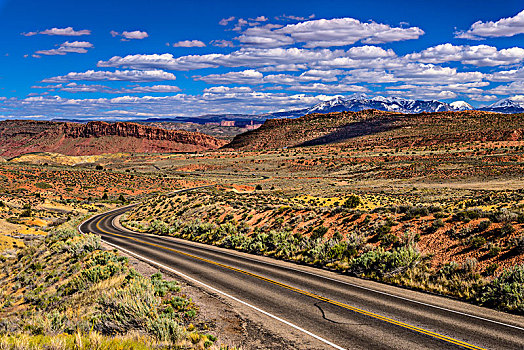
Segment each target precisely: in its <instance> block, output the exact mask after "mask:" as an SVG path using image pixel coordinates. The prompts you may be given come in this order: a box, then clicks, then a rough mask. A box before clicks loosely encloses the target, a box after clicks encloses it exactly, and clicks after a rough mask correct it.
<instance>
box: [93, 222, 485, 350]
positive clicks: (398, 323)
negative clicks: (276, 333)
mask: <svg viewBox="0 0 524 350" xmlns="http://www.w3.org/2000/svg"><path fill="white" fill-rule="evenodd" d="M109 216H110V215H106V216H103V217H101V218H100V219H98V221H97V222H96V228H97V229H99V230H100V231H102V232H104V233H107V234H109V235H112V236H116V237H121V238H125V239H130V240H133V241H136V242H140V243H143V244H147V245H150V246H153V247H157V248H160V249H164V250H169V251H171V252H174V253H177V254H180V255H184V256H187V257H190V258H192V259H196V260H200V261H203V262H206V263H209V264H212V265H216V266H220V267H223V268H226V269H228V270H232V271H235V272H239V273H242V274H244V275H248V276H251V277H254V278H257V279H259V280H262V281H265V282H268V283H271V284H274V285H277V286H280V287H282V288H286V289H288V290H291V291H293V292H296V293H299V294H302V295H306V296H309V297H311V298H313V299H317V300H320V301H324V302H326V303H329V304H332V305H336V306H339V307H341V308H344V309H347V310H351V311H354V312H357V313H359V314H362V315H366V316H369V317H372V318H375V319H378V320H381V321H384V322H387V323H390V324H394V325H396V326H400V327H402V328H406V329H409V330H412V331H415V332H418V333H422V334H425V335H428V336H430V337H433V338H437V339H440V340H443V341H445V342H448V343H452V344H455V345H459V346H462V347H464V348H466V349H474V350H486V349H484V348H481V347H479V346H476V345H473V344H469V343H466V342H463V341H461V340H458V339H454V338H451V337H448V336H446V335H443V334H439V333H435V332H432V331H429V330H426V329H424V328H420V327H416V326H412V325H410V324H407V323H404V322H401V321H397V320H394V319H392V318H389V317H385V316H381V315H379V314H376V313H373V312H369V311H366V310H363V309H359V308H356V307H354V306H350V305H347V304H344V303H341V302H339V301H336V300H331V299H329V298H326V297H323V296H320V295H317V294H314V293H310V292H307V291H305V290H302V289H299V288H296V287H293V286H290V285H287V284H284V283H281V282H278V281H275V280H272V279H269V278H266V277H263V276H260V275H257V274H254V273H251V272H249V271H245V270H241V269H238V268H236V267H233V266H229V265H225V264H222V263H218V262H215V261H212V260H208V259H205V258H201V257H199V256H196V255H193V254H189V253H185V252H183V251H180V250H177V249H173V248H169V247H165V246H162V245H160V244H156V243H150V242H147V241H143V240H141V239H138V238H134V237H128V236H125V235H121V234H118V233H112V232H108V231H106V230H104V229H103V228H101V227H100V222H101V221H102V220H104V219H106V218H108V217H109Z"/></svg>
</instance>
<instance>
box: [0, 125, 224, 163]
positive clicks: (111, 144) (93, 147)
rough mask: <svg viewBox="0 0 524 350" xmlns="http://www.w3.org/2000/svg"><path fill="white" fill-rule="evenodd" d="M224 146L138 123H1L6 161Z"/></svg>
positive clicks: (199, 136) (0, 153) (0, 144)
mask: <svg viewBox="0 0 524 350" xmlns="http://www.w3.org/2000/svg"><path fill="white" fill-rule="evenodd" d="M224 143H225V141H222V140H218V139H216V138H214V137H212V136H209V135H205V134H202V133H195V132H189V131H182V130H165V129H161V128H157V127H152V126H146V125H140V124H136V123H124V122H117V123H106V122H100V121H95V122H89V123H87V124H80V123H68V122H51V121H32V120H27V121H26V120H6V121H0V156H2V157H4V158H9V157H14V156H18V155H21V154H25V153H29V152H55V153H61V154H66V155H74V156H80V155H96V154H103V153H116V152H139V153H142V152H151V153H159V152H194V151H203V150H208V149H215V148H219V147H220V146H222V145H224Z"/></svg>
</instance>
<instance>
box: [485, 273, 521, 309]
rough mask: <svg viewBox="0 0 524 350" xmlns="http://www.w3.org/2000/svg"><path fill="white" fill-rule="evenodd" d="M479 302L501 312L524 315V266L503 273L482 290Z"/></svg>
mask: <svg viewBox="0 0 524 350" xmlns="http://www.w3.org/2000/svg"><path fill="white" fill-rule="evenodd" d="M478 301H479V303H480V304H481V305H484V306H489V307H493V308H496V309H499V310H503V311H509V312H516V313H520V314H522V313H524V264H521V265H517V266H514V267H512V268H509V269H506V270H504V271H502V273H501V274H500V276H498V277H497V278H495V279H494V280H493V281H492V282H491V283H489V284H488V285H486V286H484V287H483V288H482V289H481V291H480V293H479V297H478Z"/></svg>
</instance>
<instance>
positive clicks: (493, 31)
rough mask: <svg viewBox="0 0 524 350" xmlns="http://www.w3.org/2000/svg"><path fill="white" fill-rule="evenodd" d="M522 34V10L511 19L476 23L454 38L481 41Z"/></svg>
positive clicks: (523, 17) (523, 29)
mask: <svg viewBox="0 0 524 350" xmlns="http://www.w3.org/2000/svg"><path fill="white" fill-rule="evenodd" d="M523 33H524V10H523V11H521V12H519V13H518V14H517V15H515V16H513V17H507V18H501V19H499V20H498V21H488V22H482V21H477V22H475V23H473V24H472V25H471V27H470V28H469V29H468V30H467V31H459V32H456V33H455V37H456V38H461V39H473V40H482V39H485V38H494V37H508V36H514V35H517V34H523Z"/></svg>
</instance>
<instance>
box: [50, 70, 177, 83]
mask: <svg viewBox="0 0 524 350" xmlns="http://www.w3.org/2000/svg"><path fill="white" fill-rule="evenodd" d="M175 79H176V77H175V76H174V75H173V74H172V73H168V72H164V71H162V70H147V71H142V70H123V71H120V70H116V71H114V72H108V71H94V70H88V71H86V72H82V73H77V72H70V73H68V74H66V75H62V76H57V77H52V78H47V79H44V80H42V82H44V83H63V82H68V81H72V80H88V81H102V80H110V81H134V82H145V81H162V80H175Z"/></svg>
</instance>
